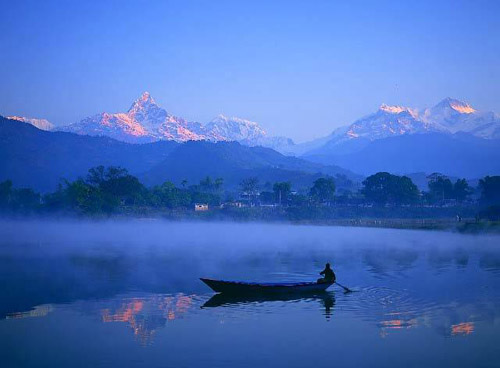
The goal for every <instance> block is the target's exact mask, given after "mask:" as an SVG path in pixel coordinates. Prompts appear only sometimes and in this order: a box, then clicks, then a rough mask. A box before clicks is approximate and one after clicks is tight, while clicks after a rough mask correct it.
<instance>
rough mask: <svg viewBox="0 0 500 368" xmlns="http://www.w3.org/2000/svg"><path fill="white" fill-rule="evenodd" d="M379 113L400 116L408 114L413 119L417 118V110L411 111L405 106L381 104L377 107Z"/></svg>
mask: <svg viewBox="0 0 500 368" xmlns="http://www.w3.org/2000/svg"><path fill="white" fill-rule="evenodd" d="M379 111H381V112H384V113H388V114H401V113H408V114H410V115H411V116H413V117H414V118H417V117H418V110H416V109H412V108H410V107H406V106H398V105H386V104H385V103H383V104H382V105H380V107H379Z"/></svg>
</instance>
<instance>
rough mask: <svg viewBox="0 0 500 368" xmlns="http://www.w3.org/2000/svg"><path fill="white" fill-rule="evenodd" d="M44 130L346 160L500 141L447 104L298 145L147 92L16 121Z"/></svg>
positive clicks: (390, 114)
mask: <svg viewBox="0 0 500 368" xmlns="http://www.w3.org/2000/svg"><path fill="white" fill-rule="evenodd" d="M9 118H10V119H15V120H18V121H22V122H26V123H31V124H33V125H35V126H36V127H38V128H40V129H43V130H56V131H65V132H71V133H77V134H82V135H92V136H108V137H111V138H114V139H116V140H119V141H123V142H127V143H150V142H155V141H159V140H172V141H175V142H186V141H191V140H194V141H200V140H206V141H210V142H220V141H236V142H240V143H242V144H244V145H247V146H264V147H269V148H273V149H275V150H277V151H279V152H281V153H284V154H289V155H302V154H306V155H317V154H325V153H328V154H331V153H335V154H344V153H350V152H354V151H359V150H360V149H362V148H363V147H365V146H366V145H367V144H369V143H370V142H373V141H376V140H379V139H385V138H389V137H397V136H403V135H413V134H426V133H440V134H454V133H458V132H462V133H468V134H471V135H473V136H476V137H479V138H484V139H500V117H499V116H498V115H497V114H495V113H494V112H481V111H478V110H476V109H475V108H473V107H472V106H471V105H470V104H468V103H465V102H462V101H459V100H456V99H452V98H446V99H444V100H442V101H441V102H440V103H438V104H437V105H435V106H434V107H432V108H427V109H424V110H418V109H416V108H411V107H405V106H390V105H386V104H382V105H381V106H380V108H379V109H378V111H376V112H374V113H372V114H369V115H368V116H365V117H363V118H361V119H358V120H356V121H354V122H353V123H352V124H349V125H346V126H343V127H340V128H337V129H335V130H334V131H333V132H332V133H331V134H330V135H329V136H327V137H324V138H320V139H317V140H314V141H311V142H306V143H301V144H295V143H294V142H293V141H292V140H291V139H289V138H285V137H271V136H269V135H268V134H267V133H266V131H265V130H264V129H263V128H262V127H261V126H260V125H259V124H258V123H256V122H253V121H250V120H246V119H242V118H238V117H227V116H224V115H222V114H221V115H219V116H217V117H216V118H215V119H213V120H212V121H210V122H208V123H206V124H202V123H199V122H191V121H188V120H186V119H184V118H181V117H177V116H174V115H172V114H170V113H169V112H167V111H166V110H165V109H163V108H162V107H160V106H159V105H158V104H157V103H156V101H155V100H154V99H153V97H151V95H150V94H149V93H148V92H144V93H143V94H142V95H141V97H139V98H138V99H137V100H136V101H134V103H133V104H132V105H131V107H130V108H129V109H128V111H127V112H119V113H108V112H103V113H100V114H97V115H94V116H90V117H87V118H85V119H83V120H81V121H79V122H76V123H73V124H70V125H66V126H62V127H55V126H54V125H53V124H51V123H50V122H48V121H47V120H45V119H30V118H25V117H18V116H11V117H9Z"/></svg>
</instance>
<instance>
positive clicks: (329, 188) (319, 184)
mask: <svg viewBox="0 0 500 368" xmlns="http://www.w3.org/2000/svg"><path fill="white" fill-rule="evenodd" d="M309 195H310V196H311V197H312V198H313V200H315V201H317V202H320V203H324V202H326V203H330V202H332V201H333V200H334V199H335V181H334V180H333V179H332V178H319V179H317V180H315V181H314V184H313V186H312V188H311V190H310V191H309Z"/></svg>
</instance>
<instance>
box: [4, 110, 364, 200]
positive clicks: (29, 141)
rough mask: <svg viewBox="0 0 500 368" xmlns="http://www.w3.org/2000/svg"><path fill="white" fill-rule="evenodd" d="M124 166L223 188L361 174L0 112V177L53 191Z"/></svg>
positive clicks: (257, 152) (150, 178)
mask: <svg viewBox="0 0 500 368" xmlns="http://www.w3.org/2000/svg"><path fill="white" fill-rule="evenodd" d="M98 165H104V166H110V165H114V166H122V167H124V168H126V169H128V170H129V171H130V172H131V173H132V174H133V175H136V176H138V177H139V179H140V180H142V181H144V182H145V183H147V184H148V185H156V184H161V183H163V182H164V181H166V180H170V181H174V182H175V183H176V184H178V185H180V183H181V182H182V181H183V180H184V179H186V180H188V182H189V183H190V184H196V183H198V182H199V180H200V179H202V178H204V177H206V176H207V175H209V176H212V177H222V178H223V179H224V183H225V186H226V187H227V188H233V189H234V188H237V187H238V186H239V183H240V182H241V180H243V179H245V178H248V177H250V176H257V177H258V178H259V179H260V180H261V182H262V184H264V180H268V181H269V182H271V183H272V182H275V181H288V180H290V181H292V182H293V183H294V185H296V186H299V187H300V186H305V187H308V186H310V185H311V184H312V182H313V181H314V180H315V179H317V178H319V177H321V176H324V175H335V174H342V175H346V176H347V177H349V178H350V179H352V180H360V179H361V177H360V176H358V175H355V174H353V173H351V172H350V171H348V170H344V169H342V168H340V167H336V166H333V165H322V164H317V163H312V162H309V161H306V160H303V159H300V158H296V157H289V156H284V155H282V154H280V153H278V152H276V151H274V150H272V149H269V148H263V147H247V146H244V145H241V144H239V143H237V142H208V141H188V142H184V143H177V142H175V141H165V140H162V141H158V142H153V143H148V144H129V143H125V142H120V141H117V140H115V139H112V138H109V137H102V136H100V137H93V136H88V135H78V134H74V133H68V132H48V131H43V130H40V129H37V128H36V127H34V126H31V125H30V124H20V123H19V122H18V121H14V120H10V119H6V118H3V117H1V116H0V181H3V180H6V179H11V180H12V181H13V182H14V185H16V186H29V187H32V188H34V189H36V190H40V191H52V190H55V189H56V188H57V185H58V183H60V182H61V179H63V178H65V179H68V180H74V179H76V178H77V177H79V176H85V175H86V173H87V171H88V169H90V168H91V167H94V166H98Z"/></svg>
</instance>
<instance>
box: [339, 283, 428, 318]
mask: <svg viewBox="0 0 500 368" xmlns="http://www.w3.org/2000/svg"><path fill="white" fill-rule="evenodd" d="M336 307H337V308H338V309H339V310H342V311H348V312H353V313H356V314H357V315H359V316H360V317H361V318H362V319H363V320H366V321H375V322H378V323H379V322H380V321H382V323H384V321H387V325H389V326H390V325H391V324H395V325H401V324H402V325H404V324H405V323H410V322H405V321H411V320H413V319H415V318H417V317H421V316H423V315H425V316H428V315H430V314H432V313H433V312H434V311H435V310H436V309H437V308H438V304H436V303H435V302H432V301H430V300H423V299H419V298H415V297H412V296H411V295H410V293H409V292H408V291H407V290H398V289H392V288H388V287H365V288H360V289H357V292H356V293H351V294H345V295H344V297H342V298H338V299H337V305H336ZM391 316H392V317H394V319H390V318H391ZM396 317H398V318H396ZM391 321H393V322H391Z"/></svg>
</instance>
